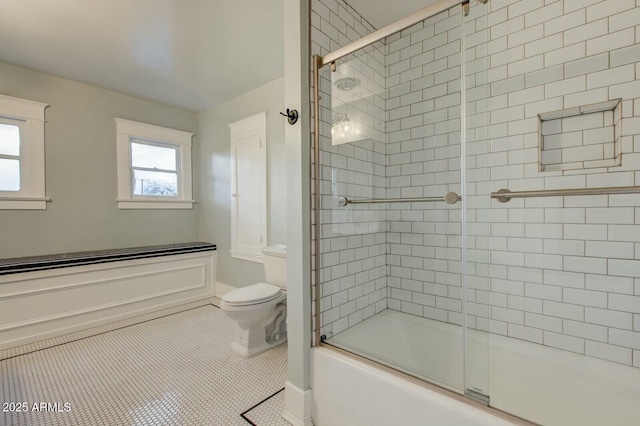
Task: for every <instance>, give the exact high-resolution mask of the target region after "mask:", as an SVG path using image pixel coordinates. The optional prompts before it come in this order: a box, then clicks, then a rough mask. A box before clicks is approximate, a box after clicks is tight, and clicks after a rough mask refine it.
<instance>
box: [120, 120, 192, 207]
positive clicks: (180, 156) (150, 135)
mask: <svg viewBox="0 0 640 426" xmlns="http://www.w3.org/2000/svg"><path fill="white" fill-rule="evenodd" d="M114 120H115V123H116V145H117V168H118V198H116V201H117V203H118V209H192V208H193V203H195V200H193V199H192V173H191V146H192V142H191V139H192V137H193V133H189V132H184V131H182V130H175V129H170V128H167V127H161V126H155V125H152V124H147V123H140V122H137V121H131V120H126V119H124V118H115V119H114ZM132 143H139V144H145V145H151V146H158V147H163V148H173V149H175V150H176V174H177V178H178V179H177V181H178V188H177V189H178V196H175V197H174V196H162V195H134V193H133V192H134V180H133V171H134V167H133V161H132V155H131V151H132V150H131V144H132ZM137 169H139V168H137Z"/></svg>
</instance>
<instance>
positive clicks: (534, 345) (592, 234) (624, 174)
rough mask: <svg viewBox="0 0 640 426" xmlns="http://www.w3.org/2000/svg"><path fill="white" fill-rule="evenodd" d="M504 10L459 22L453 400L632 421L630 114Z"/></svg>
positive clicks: (565, 418) (598, 420) (634, 241)
mask: <svg viewBox="0 0 640 426" xmlns="http://www.w3.org/2000/svg"><path fill="white" fill-rule="evenodd" d="M506 3H507V4H505V2H492V1H491V0H490V1H489V3H488V5H486V6H480V5H474V4H473V2H472V4H471V10H470V14H469V16H467V18H465V24H464V33H465V37H464V40H465V62H464V64H465V76H466V78H465V90H464V93H465V97H466V99H465V115H464V118H465V125H464V128H465V130H466V135H465V137H464V141H465V142H464V149H463V154H462V155H463V158H464V160H463V162H464V167H463V174H464V177H463V182H464V190H463V194H464V201H463V206H464V207H463V209H464V210H465V214H464V216H463V217H464V222H465V223H464V224H463V235H464V238H463V240H464V244H465V249H464V251H463V253H464V254H463V257H464V266H463V267H464V282H465V290H466V291H465V297H466V304H465V306H466V313H467V321H466V325H467V327H466V328H465V333H466V337H465V349H466V350H465V367H466V368H465V379H466V380H465V385H466V386H465V390H466V391H467V393H468V394H470V395H472V396H473V397H476V398H477V399H478V400H481V401H482V400H484V401H486V402H488V404H489V405H490V406H491V407H494V408H497V409H499V410H502V411H505V412H508V413H510V414H514V415H516V416H519V417H522V418H524V419H527V420H529V421H532V422H535V423H538V424H544V425H558V426H570V425H576V426H578V425H580V426H584V425H605V424H606V425H631V424H637V423H638V419H640V407H639V404H638V401H640V369H639V368H638V366H639V364H638V363H634V361H635V360H636V358H634V357H637V356H638V355H640V352H638V349H639V348H640V346H639V345H640V334H639V333H638V331H639V329H638V325H640V324H638V323H632V317H633V318H636V317H637V316H638V314H639V313H640V297H638V294H639V293H638V283H640V262H639V261H638V260H637V259H638V258H639V256H638V249H639V248H640V245H639V244H638V242H639V241H640V240H638V235H640V234H639V233H638V229H640V222H639V221H638V220H639V219H640V216H638V212H639V211H640V196H639V195H637V193H638V188H637V187H635V188H634V187H631V185H633V183H634V180H633V179H631V176H630V175H629V172H631V173H632V174H633V173H636V180H635V182H636V183H637V182H638V180H637V171H632V170H633V169H634V167H633V161H634V160H632V158H633V154H632V153H631V152H629V153H625V152H624V150H625V148H624V147H623V146H621V145H620V144H621V139H620V138H621V137H622V138H624V136H623V135H624V134H630V133H634V131H633V130H631V127H630V124H629V122H626V123H625V120H626V119H625V117H628V118H629V119H630V120H633V118H631V114H632V113H631V111H630V110H628V109H627V110H626V112H625V110H621V108H622V105H623V104H625V100H624V99H622V100H620V99H617V98H615V97H611V95H612V94H615V96H617V95H618V93H620V92H616V91H613V90H599V91H589V92H581V91H580V90H579V89H573V88H572V87H571V86H570V84H571V83H572V82H574V83H575V82H578V83H579V81H580V80H582V79H583V80H584V81H591V80H590V79H592V78H594V77H593V76H588V75H586V74H587V73H588V72H589V71H588V69H585V68H584V65H581V64H584V63H587V62H580V61H577V62H576V61H575V59H576V58H574V57H565V56H564V55H561V54H560V52H561V51H562V49H561V47H562V45H560V46H558V47H557V49H558V50H553V49H552V48H551V47H550V46H551V45H550V41H549V40H547V39H545V40H538V39H537V38H534V39H532V40H528V39H527V38H526V37H527V36H526V34H530V33H532V32H534V31H535V30H532V29H530V31H529V33H527V32H526V30H523V29H522V28H521V27H519V25H520V23H521V22H522V20H523V16H522V15H519V14H518V13H519V12H521V11H522V9H519V8H520V7H524V5H525V2H520V1H513V2H506ZM568 3H569V2H564V4H565V7H566V5H567V4H568ZM528 5H529V6H531V3H528ZM537 11H539V10H534V11H533V12H532V15H533V14H534V13H535V12H537ZM582 11H584V9H583V10H582ZM576 13H578V12H576ZM488 14H489V15H488ZM489 17H491V20H489ZM526 19H529V20H532V19H533V17H532V16H528V15H527V18H526ZM497 21H500V22H499V23H498V22H497ZM605 21H606V19H605ZM490 22H494V23H495V25H494V26H493V27H490V25H489V23H490ZM498 25H499V26H498ZM549 25H550V24H549ZM527 26H533V24H531V25H529V24H527ZM543 27H544V28H547V24H543ZM588 36H589V34H588V33H587V32H585V33H584V34H583V37H588ZM556 37H557V36H556ZM560 40H562V39H561V38H560ZM565 42H566V43H567V45H568V46H572V48H575V47H576V45H572V44H571V43H570V41H569V40H568V39H565ZM577 47H579V46H577ZM537 49H542V50H537ZM544 49H547V50H548V51H550V52H551V53H549V54H548V55H542V54H541V53H540V52H544V51H546V50H544ZM603 56H606V57H609V52H605V53H604V54H601V55H600V57H603ZM588 60H593V58H587V59H585V60H584V61H588ZM578 87H579V86H578ZM623 95H624V94H623ZM594 102H595V103H594ZM626 104H627V105H629V104H630V103H628V102H627V103H626ZM625 128H626V129H627V131H626V133H625V131H624V130H623V129H625ZM635 132H638V130H637V129H636V130H635ZM628 149H631V147H630V146H628ZM636 149H637V147H636ZM626 156H629V157H631V158H628V159H625V157H626ZM629 161H631V162H629ZM625 164H628V166H627V167H625ZM509 191H511V195H510V194H509ZM629 191H632V192H634V194H621V192H629ZM511 196H513V198H511ZM634 327H635V328H634Z"/></svg>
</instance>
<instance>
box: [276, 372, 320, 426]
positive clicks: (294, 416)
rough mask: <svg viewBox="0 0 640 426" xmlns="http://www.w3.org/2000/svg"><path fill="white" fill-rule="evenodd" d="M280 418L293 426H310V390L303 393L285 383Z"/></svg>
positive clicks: (287, 382) (289, 383)
mask: <svg viewBox="0 0 640 426" xmlns="http://www.w3.org/2000/svg"><path fill="white" fill-rule="evenodd" d="M282 417H283V418H284V419H285V420H286V421H288V422H289V423H291V424H292V425H293V426H312V425H313V422H312V421H311V389H308V390H306V391H303V390H302V389H300V388H298V387H296V386H294V385H293V384H292V383H291V382H289V381H286V382H285V384H284V411H283V412H282Z"/></svg>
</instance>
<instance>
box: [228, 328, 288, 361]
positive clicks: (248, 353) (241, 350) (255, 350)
mask: <svg viewBox="0 0 640 426" xmlns="http://www.w3.org/2000/svg"><path fill="white" fill-rule="evenodd" d="M286 341H287V333H286V332H285V333H283V336H281V337H280V340H275V341H273V342H272V343H267V342H266V341H265V342H262V343H261V344H259V345H254V346H252V347H250V348H247V347H246V346H243V345H240V344H238V342H235V341H234V342H233V343H231V350H232V351H233V352H234V353H235V354H236V355H239V356H241V357H243V358H251V357H252V356H256V355H258V354H261V353H262V352H266V351H268V350H269V349H271V348H275V347H276V346H278V345H280V344H282V343H284V342H286Z"/></svg>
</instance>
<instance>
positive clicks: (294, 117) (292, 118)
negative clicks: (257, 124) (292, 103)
mask: <svg viewBox="0 0 640 426" xmlns="http://www.w3.org/2000/svg"><path fill="white" fill-rule="evenodd" d="M280 115H284V116H285V117H287V121H289V124H291V125H292V126H293V125H294V124H296V122H297V121H298V111H296V110H295V109H292V110H290V109H289V108H287V113H286V114H285V113H284V112H281V113H280Z"/></svg>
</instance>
